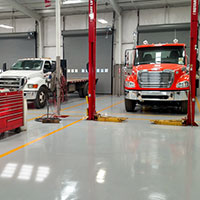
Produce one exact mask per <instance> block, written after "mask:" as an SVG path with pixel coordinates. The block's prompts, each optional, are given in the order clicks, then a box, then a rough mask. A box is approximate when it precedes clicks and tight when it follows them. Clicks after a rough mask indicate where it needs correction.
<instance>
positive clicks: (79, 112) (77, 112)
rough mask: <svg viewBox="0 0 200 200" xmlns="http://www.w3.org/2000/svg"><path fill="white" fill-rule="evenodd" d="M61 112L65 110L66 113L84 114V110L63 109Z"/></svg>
mask: <svg viewBox="0 0 200 200" xmlns="http://www.w3.org/2000/svg"><path fill="white" fill-rule="evenodd" d="M63 112H67V113H75V114H85V112H81V111H69V110H67V111H63Z"/></svg>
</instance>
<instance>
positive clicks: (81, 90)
mask: <svg viewBox="0 0 200 200" xmlns="http://www.w3.org/2000/svg"><path fill="white" fill-rule="evenodd" d="M78 94H79V97H81V98H83V97H84V95H83V88H81V89H79V91H78Z"/></svg>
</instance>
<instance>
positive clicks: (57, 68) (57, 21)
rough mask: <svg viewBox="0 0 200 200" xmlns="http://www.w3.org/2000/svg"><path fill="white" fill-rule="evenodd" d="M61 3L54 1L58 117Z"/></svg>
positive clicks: (58, 105) (58, 104)
mask: <svg viewBox="0 0 200 200" xmlns="http://www.w3.org/2000/svg"><path fill="white" fill-rule="evenodd" d="M60 4H61V1H60V0H56V90H57V113H56V114H57V115H58V116H59V115H60V56H61V51H60V45H61V21H60V6H61V5H60Z"/></svg>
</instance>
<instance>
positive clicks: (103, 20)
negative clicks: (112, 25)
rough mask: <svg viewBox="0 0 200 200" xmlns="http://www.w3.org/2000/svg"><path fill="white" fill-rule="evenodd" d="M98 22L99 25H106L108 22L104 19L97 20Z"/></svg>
mask: <svg viewBox="0 0 200 200" xmlns="http://www.w3.org/2000/svg"><path fill="white" fill-rule="evenodd" d="M97 21H98V22H100V23H101V24H107V23H108V22H107V21H106V20H105V19H98V20H97Z"/></svg>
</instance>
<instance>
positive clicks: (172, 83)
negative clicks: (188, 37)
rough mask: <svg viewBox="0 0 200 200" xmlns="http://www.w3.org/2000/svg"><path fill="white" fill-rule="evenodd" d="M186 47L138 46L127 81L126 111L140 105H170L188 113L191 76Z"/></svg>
mask: <svg viewBox="0 0 200 200" xmlns="http://www.w3.org/2000/svg"><path fill="white" fill-rule="evenodd" d="M185 48H186V47H185V44H180V43H172V44H168V43H166V44H144V45H139V46H136V48H135V50H134V51H133V52H134V53H133V54H134V55H133V57H134V59H133V65H132V72H131V74H130V75H128V76H127V77H126V79H125V108H126V111H127V112H131V111H134V109H135V106H136V104H137V103H139V104H151V105H155V104H161V103H163V102H165V103H166V102H167V103H169V104H175V105H177V106H179V107H180V109H181V112H182V113H186V112H187V101H188V91H189V74H188V71H187V57H186V50H185Z"/></svg>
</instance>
